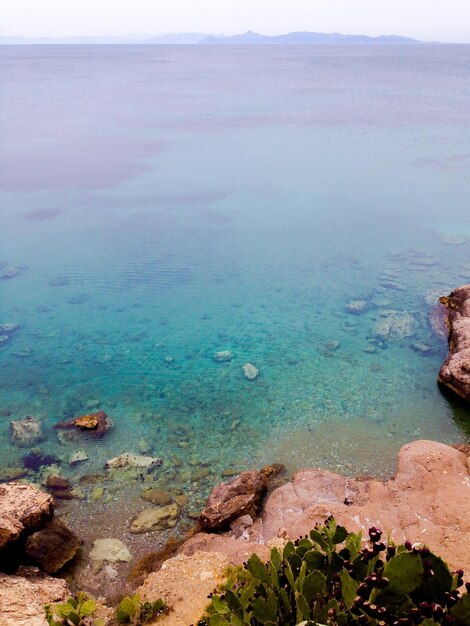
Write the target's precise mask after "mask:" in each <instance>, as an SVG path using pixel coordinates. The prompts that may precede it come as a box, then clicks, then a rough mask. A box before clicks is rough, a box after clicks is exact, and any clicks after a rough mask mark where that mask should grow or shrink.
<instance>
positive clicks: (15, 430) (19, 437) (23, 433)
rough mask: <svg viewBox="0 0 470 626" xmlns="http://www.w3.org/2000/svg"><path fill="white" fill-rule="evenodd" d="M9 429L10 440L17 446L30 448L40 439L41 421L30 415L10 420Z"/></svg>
mask: <svg viewBox="0 0 470 626" xmlns="http://www.w3.org/2000/svg"><path fill="white" fill-rule="evenodd" d="M10 430H11V441H12V443H14V444H15V446H18V447H19V448H30V447H31V446H33V445H34V444H35V443H37V442H38V441H41V439H42V426H41V422H40V421H39V420H38V419H36V418H35V417H33V416H32V415H28V416H27V417H25V419H23V420H13V421H12V422H10Z"/></svg>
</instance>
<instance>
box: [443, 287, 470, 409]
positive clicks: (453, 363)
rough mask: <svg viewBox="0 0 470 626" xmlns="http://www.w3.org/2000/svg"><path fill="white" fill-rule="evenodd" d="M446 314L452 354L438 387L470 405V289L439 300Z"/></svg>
mask: <svg viewBox="0 0 470 626" xmlns="http://www.w3.org/2000/svg"><path fill="white" fill-rule="evenodd" d="M439 301H440V303H441V304H442V305H444V307H445V310H446V324H447V329H448V331H449V354H448V356H447V359H446V360H445V362H444V363H443V365H442V367H441V369H440V371H439V378H438V381H439V383H440V384H441V385H442V386H443V387H444V388H445V389H447V390H449V391H451V392H453V393H454V394H456V395H457V396H459V397H460V398H462V399H464V400H465V401H467V402H469V401H470V285H463V286H462V287H459V288H458V289H455V290H454V291H452V293H450V294H449V295H448V296H443V297H441V298H440V299H439Z"/></svg>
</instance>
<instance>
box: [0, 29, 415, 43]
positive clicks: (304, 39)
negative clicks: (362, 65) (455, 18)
mask: <svg viewBox="0 0 470 626" xmlns="http://www.w3.org/2000/svg"><path fill="white" fill-rule="evenodd" d="M352 43H363V44H365V43H375V44H395V43H422V42H418V40H417V39H410V38H409V37H399V36H397V35H381V36H380V37H369V36H367V35H342V34H340V33H312V32H308V31H305V32H302V31H299V32H294V33H287V34H286V35H274V36H269V35H261V34H259V33H254V32H253V31H251V30H249V31H247V32H246V33H243V34H241V35H232V36H228V37H227V36H225V35H207V34H205V33H170V34H167V35H157V36H155V37H144V36H141V37H36V38H28V37H0V45H29V44H88V45H92V44H138V45H194V44H201V45H205V46H207V45H253V44H262V45H264V44H268V45H273V44H290V45H295V44H303V45H305V44H352Z"/></svg>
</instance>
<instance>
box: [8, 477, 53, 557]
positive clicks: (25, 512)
mask: <svg viewBox="0 0 470 626" xmlns="http://www.w3.org/2000/svg"><path fill="white" fill-rule="evenodd" d="M52 511H53V503H52V498H51V496H50V495H49V494H47V493H44V492H43V491H40V490H39V489H37V488H36V487H34V486H33V485H27V484H21V483H5V484H3V485H0V549H2V548H4V547H6V546H8V545H9V544H11V543H13V542H14V541H16V540H17V539H18V538H19V536H20V534H21V533H22V532H23V531H34V530H37V529H38V528H41V527H42V526H44V524H45V523H46V522H47V521H48V520H49V519H50V518H51V517H52Z"/></svg>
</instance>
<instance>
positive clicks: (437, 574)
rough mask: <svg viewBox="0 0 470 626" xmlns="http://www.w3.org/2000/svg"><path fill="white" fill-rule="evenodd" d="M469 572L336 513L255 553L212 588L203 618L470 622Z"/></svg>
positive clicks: (206, 622)
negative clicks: (263, 555)
mask: <svg viewBox="0 0 470 626" xmlns="http://www.w3.org/2000/svg"><path fill="white" fill-rule="evenodd" d="M462 587H463V572H462V570H459V571H458V572H456V573H454V574H451V573H450V571H449V568H448V567H447V565H446V564H445V562H444V561H443V560H442V559H440V558H439V557H438V556H436V555H434V554H432V553H431V552H430V550H428V548H426V547H425V546H422V545H418V544H415V545H414V546H412V545H411V544H410V543H409V542H406V543H405V544H404V545H400V546H396V545H395V544H393V543H391V542H389V543H388V545H386V544H385V543H384V542H383V541H382V532H381V531H380V530H378V529H377V528H371V529H370V530H369V541H368V542H364V543H363V541H362V536H361V534H355V533H348V532H347V531H346V529H345V528H344V527H342V526H339V525H337V523H336V521H335V520H334V519H333V518H329V519H327V520H326V522H325V524H324V526H322V527H316V528H314V529H313V530H312V531H311V532H310V534H309V536H305V537H301V538H299V539H297V540H296V541H294V542H288V543H287V544H286V546H285V548H284V550H283V551H282V552H281V551H279V550H278V549H276V548H275V549H273V550H272V551H271V558H270V559H269V561H268V562H267V563H263V562H262V561H261V560H260V559H259V557H257V556H256V555H253V556H252V557H251V558H250V559H249V560H248V561H247V562H246V563H244V564H243V567H239V568H236V569H234V570H232V571H231V572H230V573H229V577H228V581H227V583H226V584H225V585H224V586H223V587H222V588H221V589H219V590H218V591H217V592H214V593H213V594H211V595H210V604H209V606H208V608H207V610H206V614H205V616H204V617H203V619H201V620H200V621H199V623H198V624H199V626H227V625H229V626H262V625H266V626H356V625H357V626H363V625H364V626H365V625H367V624H370V626H437V625H445V626H470V595H469V593H468V591H469V584H468V583H467V591H466V592H463V593H461V591H460V590H461V589H462Z"/></svg>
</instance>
